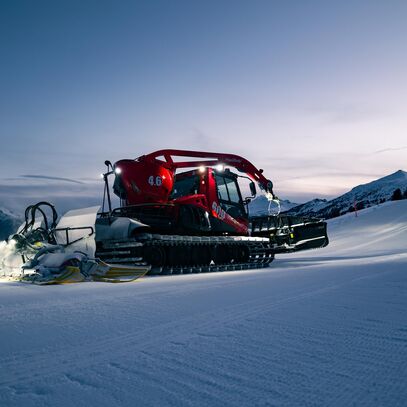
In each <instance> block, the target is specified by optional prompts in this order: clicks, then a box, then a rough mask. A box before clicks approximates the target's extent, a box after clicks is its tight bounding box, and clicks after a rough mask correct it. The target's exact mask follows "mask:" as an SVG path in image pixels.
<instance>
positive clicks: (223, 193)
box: [215, 175, 229, 201]
mask: <svg viewBox="0 0 407 407" xmlns="http://www.w3.org/2000/svg"><path fill="white" fill-rule="evenodd" d="M215 179H216V184H217V186H218V195H219V199H221V200H222V201H229V196H228V190H227V188H226V184H225V179H224V178H223V177H221V176H219V175H216V176H215Z"/></svg>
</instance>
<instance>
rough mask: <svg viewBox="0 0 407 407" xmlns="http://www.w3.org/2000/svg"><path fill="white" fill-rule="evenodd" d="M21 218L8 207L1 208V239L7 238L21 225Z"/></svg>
mask: <svg viewBox="0 0 407 407" xmlns="http://www.w3.org/2000/svg"><path fill="white" fill-rule="evenodd" d="M21 223H22V221H21V219H20V218H19V217H18V216H17V215H15V214H14V213H12V212H10V211H8V210H7V209H0V240H5V239H7V238H8V237H9V236H10V235H11V234H12V233H14V232H15V231H16V230H17V228H18V227H19V226H20V225H21Z"/></svg>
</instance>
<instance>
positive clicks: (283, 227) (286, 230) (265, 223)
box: [250, 215, 329, 253]
mask: <svg viewBox="0 0 407 407" xmlns="http://www.w3.org/2000/svg"><path fill="white" fill-rule="evenodd" d="M250 221H251V235H252V236H259V237H268V238H269V239H270V241H271V242H272V243H273V244H274V251H275V253H292V252H297V251H300V250H308V249H318V248H321V247H325V246H327V245H328V243H329V239H328V233H327V224H326V222H324V221H323V220H321V219H316V218H303V217H300V216H288V215H277V216H256V217H253V218H251V220H250Z"/></svg>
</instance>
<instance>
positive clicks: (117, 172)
mask: <svg viewBox="0 0 407 407" xmlns="http://www.w3.org/2000/svg"><path fill="white" fill-rule="evenodd" d="M114 172H115V173H116V174H117V175H119V174H121V173H122V169H121V168H120V167H116V168H115V169H114Z"/></svg>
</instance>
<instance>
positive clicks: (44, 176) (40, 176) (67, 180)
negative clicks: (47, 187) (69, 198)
mask: <svg viewBox="0 0 407 407" xmlns="http://www.w3.org/2000/svg"><path fill="white" fill-rule="evenodd" d="M20 177H21V178H35V179H47V180H53V181H65V182H73V183H74V184H83V182H81V181H78V180H75V179H71V178H62V177H51V176H49V175H20Z"/></svg>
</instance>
